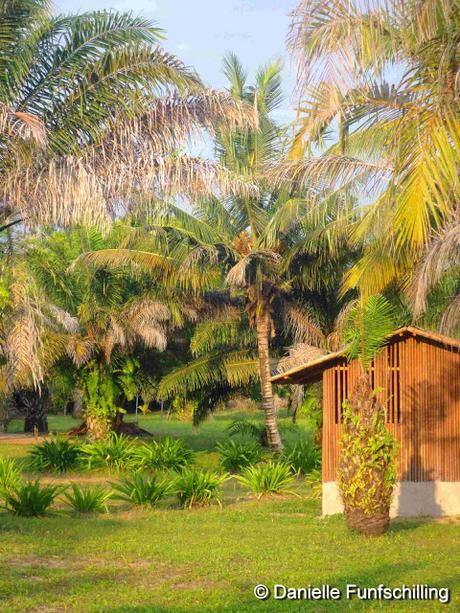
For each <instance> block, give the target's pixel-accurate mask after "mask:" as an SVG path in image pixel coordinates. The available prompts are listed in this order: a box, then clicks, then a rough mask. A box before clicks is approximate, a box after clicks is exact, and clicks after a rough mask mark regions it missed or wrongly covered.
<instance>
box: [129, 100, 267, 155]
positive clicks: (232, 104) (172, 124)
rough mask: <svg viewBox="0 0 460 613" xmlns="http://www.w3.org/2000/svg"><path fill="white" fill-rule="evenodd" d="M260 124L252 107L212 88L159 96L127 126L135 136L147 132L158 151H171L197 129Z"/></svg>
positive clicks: (251, 126)
mask: <svg viewBox="0 0 460 613" xmlns="http://www.w3.org/2000/svg"><path fill="white" fill-rule="evenodd" d="M257 124H258V122H257V114H256V111H255V109H254V107H253V106H250V105H248V104H246V103H244V102H242V101H240V100H237V99H236V98H234V97H233V96H231V95H230V94H229V93H227V92H222V91H218V90H212V89H209V90H202V91H200V92H195V93H191V94H185V95H184V94H181V95H179V94H173V95H171V96H164V97H159V98H157V99H156V100H155V101H154V102H153V103H151V104H150V105H149V108H148V110H147V111H146V113H145V115H141V116H140V117H139V119H138V120H137V122H136V124H135V126H127V131H128V133H129V134H130V135H132V134H135V136H136V138H138V134H139V133H143V132H144V134H145V131H146V132H147V133H148V135H149V137H150V138H151V139H152V140H153V141H154V142H155V141H156V142H157V143H158V146H159V147H158V151H162V150H164V149H165V148H168V149H169V150H170V148H171V146H174V145H176V144H180V143H181V142H182V141H184V140H185V139H187V138H188V137H189V136H190V135H191V134H192V135H193V134H194V133H195V132H196V131H197V130H201V129H205V130H206V131H208V132H210V133H211V134H212V133H214V132H215V131H216V130H218V129H219V128H222V127H225V129H229V130H235V129H242V130H244V129H252V130H254V129H256V128H257ZM133 128H134V129H133Z"/></svg>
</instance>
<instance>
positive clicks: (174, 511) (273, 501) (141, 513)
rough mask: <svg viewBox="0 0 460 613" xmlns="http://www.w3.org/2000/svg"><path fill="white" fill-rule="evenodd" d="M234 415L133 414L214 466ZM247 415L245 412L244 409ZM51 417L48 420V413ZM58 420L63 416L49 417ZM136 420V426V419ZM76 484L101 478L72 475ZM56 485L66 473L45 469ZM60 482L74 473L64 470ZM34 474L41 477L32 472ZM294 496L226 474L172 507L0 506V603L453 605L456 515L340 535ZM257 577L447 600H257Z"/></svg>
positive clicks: (458, 545)
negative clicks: (373, 534) (31, 514)
mask: <svg viewBox="0 0 460 613" xmlns="http://www.w3.org/2000/svg"><path fill="white" fill-rule="evenodd" d="M233 418H234V415H232V414H222V415H219V416H216V417H215V418H214V419H213V420H209V421H207V422H206V423H204V424H203V425H202V426H201V427H200V428H199V429H198V431H196V432H195V431H194V430H193V429H192V428H191V426H190V425H188V424H183V423H180V422H177V421H173V420H170V421H163V422H161V420H160V419H159V417H158V418H157V416H148V417H147V418H145V420H144V419H142V420H141V423H142V422H143V423H144V425H145V426H146V427H147V429H149V430H151V431H152V432H154V433H155V434H156V435H157V436H162V435H164V434H166V433H168V434H171V435H173V436H178V435H181V436H183V437H184V438H185V440H186V442H187V444H189V445H190V446H191V447H192V448H194V449H195V450H197V451H200V453H199V454H198V456H199V463H200V464H201V465H203V466H209V467H212V468H214V469H216V468H217V467H218V457H217V454H215V453H214V452H212V453H210V452H208V451H206V449H213V448H214V446H215V443H216V441H217V440H223V439H224V438H225V432H224V428H225V426H226V425H228V423H230V421H231V420H232V419H233ZM251 419H253V416H252V414H251ZM50 421H51V420H50ZM61 423H62V424H64V421H63V420H62V419H61ZM147 424H148V425H147ZM26 451H27V445H22V446H20V445H14V444H10V443H8V444H6V443H4V442H2V443H1V444H0V454H4V455H11V456H16V457H17V456H20V455H23V454H25V453H26ZM80 477H81V479H80V482H81V483H86V482H87V483H91V484H93V485H94V484H96V483H102V484H103V485H105V483H106V482H107V481H109V480H110V478H111V477H110V476H109V475H104V474H100V473H98V474H97V475H89V474H82V475H81V476H80ZM48 478H49V480H50V481H58V482H60V483H61V482H64V481H65V479H66V477H65V476H63V477H61V476H59V477H55V476H50V477H48ZM72 480H75V476H74V475H72ZM44 481H45V479H44ZM296 491H297V492H299V494H300V495H301V496H302V497H301V498H295V497H290V496H285V497H282V496H273V497H264V498H262V499H261V500H260V501H256V500H254V498H253V497H251V496H250V495H248V493H247V492H246V491H245V489H244V488H242V486H240V485H238V484H237V483H236V482H235V480H234V479H232V480H231V481H230V482H228V483H226V484H225V486H224V493H223V496H222V504H223V508H222V510H220V509H219V508H218V507H211V508H206V509H196V510H191V511H188V510H183V509H180V508H179V505H178V503H177V501H176V500H175V499H174V497H172V498H170V499H167V500H165V501H162V502H161V504H160V505H159V508H158V509H155V510H142V509H133V508H132V507H129V506H128V505H124V504H123V503H122V504H120V503H116V504H110V508H111V513H110V514H108V515H100V516H91V517H80V516H78V515H77V516H76V515H74V514H69V512H68V511H67V512H66V511H65V504H64V503H63V504H62V509H58V510H57V511H55V513H54V514H53V515H50V516H49V517H43V518H21V517H14V516H10V515H7V514H6V513H3V512H2V513H0V531H1V538H0V560H1V568H2V571H1V573H0V598H1V605H0V610H2V611H8V612H12V613H13V612H21V613H23V612H29V611H30V612H32V611H47V612H58V611H59V612H60V611H75V612H77V611H85V612H88V613H93V612H94V613H96V612H98V613H99V612H101V611H103V612H105V613H121V612H123V613H125V612H126V613H147V612H152V613H162V612H164V613H166V612H168V613H186V612H188V611H190V612H192V613H206V612H211V611H215V612H220V611H222V612H223V613H233V612H235V613H236V612H240V611H241V612H243V613H244V612H246V611H251V612H252V611H269V612H278V611H284V610H286V611H304V610H307V611H312V612H315V613H316V612H322V611H324V612H327V613H329V611H332V612H334V611H342V610H350V611H387V610H388V611H413V612H418V611H441V610H452V611H457V610H460V598H459V596H460V574H459V572H458V569H457V566H458V564H457V561H458V559H459V558H460V523H459V522H458V521H457V522H456V521H454V520H452V521H447V520H446V521H442V522H441V521H427V520H419V521H396V522H392V525H391V529H390V532H389V534H388V535H386V536H385V537H381V538H377V539H371V540H366V539H365V538H363V537H360V536H357V535H354V534H350V533H349V532H348V531H347V530H346V527H345V523H344V520H343V518H342V517H341V516H335V517H330V518H326V519H323V518H321V517H320V503H319V501H317V500H312V499H310V498H308V496H309V488H308V486H307V485H306V484H305V480H304V479H299V480H298V482H297V484H296ZM257 583H265V584H267V585H268V586H269V587H271V586H273V584H274V583H283V584H286V585H289V586H294V587H301V586H306V585H321V584H322V583H328V584H330V585H334V586H337V587H339V588H344V586H345V584H346V583H357V584H359V585H361V586H377V585H378V584H379V583H384V584H387V585H389V586H397V585H400V584H402V583H405V584H406V585H412V584H413V583H429V584H430V585H438V586H447V587H449V588H450V589H451V594H452V602H451V604H450V605H449V606H447V607H444V606H442V605H440V604H438V603H437V602H433V601H431V602H410V601H405V602H397V601H394V602H386V603H378V602H373V603H372V602H370V603H361V602H358V601H353V602H351V603H347V602H346V601H338V602H322V603H321V602H310V603H308V602H289V601H283V602H280V601H273V600H271V599H269V600H267V601H265V602H258V601H256V600H255V598H254V596H253V594H252V590H253V587H254V585H256V584H257Z"/></svg>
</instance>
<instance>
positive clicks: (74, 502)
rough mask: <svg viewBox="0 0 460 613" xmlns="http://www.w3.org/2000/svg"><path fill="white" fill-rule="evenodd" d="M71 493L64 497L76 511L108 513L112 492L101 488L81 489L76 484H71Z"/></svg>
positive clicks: (86, 487) (66, 493)
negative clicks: (108, 503)
mask: <svg viewBox="0 0 460 613" xmlns="http://www.w3.org/2000/svg"><path fill="white" fill-rule="evenodd" d="M71 490H72V491H71V492H68V491H67V492H65V494H64V496H65V498H66V500H67V502H68V503H69V505H70V506H71V507H72V509H73V510H74V511H77V512H78V513H107V512H108V508H107V502H108V500H109V498H110V497H111V492H108V491H107V490H104V489H103V488H102V487H101V486H99V485H97V486H96V487H90V486H83V487H80V486H79V485H77V484H76V483H71Z"/></svg>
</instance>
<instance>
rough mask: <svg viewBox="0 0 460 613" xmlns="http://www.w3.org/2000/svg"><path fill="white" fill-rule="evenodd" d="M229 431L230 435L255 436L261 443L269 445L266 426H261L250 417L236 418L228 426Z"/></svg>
mask: <svg viewBox="0 0 460 613" xmlns="http://www.w3.org/2000/svg"><path fill="white" fill-rule="evenodd" d="M227 432H228V435H229V436H241V437H248V438H253V439H256V440H257V441H259V443H260V444H261V445H263V446H266V445H267V436H266V432H265V427H263V426H259V425H258V424H255V423H254V422H252V421H249V420H248V419H235V420H234V421H232V423H231V424H230V425H229V426H228V427H227Z"/></svg>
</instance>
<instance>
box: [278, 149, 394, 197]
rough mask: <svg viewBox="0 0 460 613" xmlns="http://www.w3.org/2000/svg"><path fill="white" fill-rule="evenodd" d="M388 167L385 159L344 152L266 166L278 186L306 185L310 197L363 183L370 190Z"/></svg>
mask: <svg viewBox="0 0 460 613" xmlns="http://www.w3.org/2000/svg"><path fill="white" fill-rule="evenodd" d="M390 170H391V168H390V167H389V166H388V164H385V163H375V162H368V161H364V160H361V159H358V158H353V157H350V156H346V155H326V156H323V157H318V158H310V159H302V160H289V161H286V162H283V163H279V164H276V165H274V166H272V167H271V168H269V169H267V173H266V174H267V177H268V178H269V179H270V180H271V181H273V182H274V183H275V184H276V185H278V186H280V187H281V186H283V185H285V186H286V185H288V186H290V187H291V189H292V187H293V186H294V187H295V188H297V189H299V190H302V189H308V190H309V191H308V193H309V198H310V199H315V197H318V198H319V197H324V193H325V192H328V193H329V192H333V191H334V190H336V189H339V188H340V189H341V190H344V189H346V188H350V187H352V186H353V185H354V184H356V183H358V184H361V185H362V184H365V185H366V187H367V189H368V190H369V191H371V190H372V189H375V188H376V187H378V185H379V184H380V182H381V181H382V180H383V179H385V178H386V177H387V175H388V173H389V172H390Z"/></svg>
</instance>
